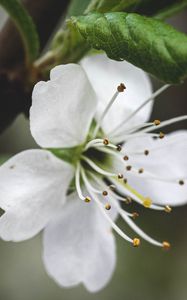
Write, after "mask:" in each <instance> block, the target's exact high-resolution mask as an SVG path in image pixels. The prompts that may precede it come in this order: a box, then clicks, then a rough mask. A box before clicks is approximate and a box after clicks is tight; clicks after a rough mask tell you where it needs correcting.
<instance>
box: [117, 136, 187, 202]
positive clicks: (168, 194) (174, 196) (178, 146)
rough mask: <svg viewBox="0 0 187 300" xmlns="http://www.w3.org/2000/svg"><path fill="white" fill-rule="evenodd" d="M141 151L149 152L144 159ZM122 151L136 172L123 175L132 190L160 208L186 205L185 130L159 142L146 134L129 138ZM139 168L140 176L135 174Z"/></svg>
mask: <svg viewBox="0 0 187 300" xmlns="http://www.w3.org/2000/svg"><path fill="white" fill-rule="evenodd" d="M145 149H147V150H149V155H147V156H146V155H144V154H143V153H144V150H145ZM125 150H126V153H127V155H128V156H129V161H128V164H129V165H132V167H133V168H135V169H136V170H137V171H134V172H133V171H129V172H126V174H125V176H126V177H127V179H128V183H129V184H130V185H131V186H132V187H133V188H135V189H136V190H137V191H138V192H139V193H141V194H143V195H144V196H145V197H150V198H151V199H152V200H153V202H154V203H158V204H161V205H172V206H176V205H181V204H184V203H187V156H186V153H187V131H176V132H174V133H171V134H168V135H167V136H165V138H164V139H161V140H160V139H157V140H154V139H152V138H151V137H150V136H149V135H147V137H144V138H136V139H132V140H130V141H128V142H127V143H126V144H125ZM133 152H134V154H133ZM136 152H139V154H138V153H136ZM140 152H141V153H142V154H140ZM115 165H116V162H115ZM118 166H119V164H118ZM119 168H120V166H119ZM140 168H143V169H144V172H143V173H142V174H138V169H140ZM146 173H147V174H146ZM151 177H156V178H160V180H158V179H156V178H155V179H154V178H152V179H151ZM180 180H182V181H184V184H183V185H180V184H179V181H180Z"/></svg>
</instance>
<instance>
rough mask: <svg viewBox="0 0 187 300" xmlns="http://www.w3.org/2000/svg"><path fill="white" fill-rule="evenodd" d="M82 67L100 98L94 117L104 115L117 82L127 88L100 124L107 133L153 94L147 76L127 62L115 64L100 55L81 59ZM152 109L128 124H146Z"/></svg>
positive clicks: (148, 107)
mask: <svg viewBox="0 0 187 300" xmlns="http://www.w3.org/2000/svg"><path fill="white" fill-rule="evenodd" d="M81 65H82V66H83V68H84V69H85V71H86V73H87V75H88V77H89V79H90V82H91V83H92V85H93V87H94V89H95V91H96V93H97V96H98V99H99V105H98V114H97V117H98V116H99V115H100V114H101V113H102V112H103V110H104V108H105V107H106V105H107V104H108V102H109V100H110V99H111V98H112V96H113V94H114V93H115V91H116V88H117V86H118V85H119V84H120V83H124V84H125V86H126V88H127V89H126V90H125V92H124V93H121V94H119V96H118V98H117V99H116V101H115V103H114V104H113V106H112V107H111V109H110V111H109V112H108V114H107V115H106V117H105V119H104V121H103V125H102V127H103V129H104V131H105V132H106V133H107V132H109V131H111V130H112V129H113V128H114V127H116V126H117V125H118V124H119V123H121V122H122V121H123V120H125V119H126V118H127V117H128V116H129V114H130V113H132V112H133V111H134V110H135V109H136V108H137V107H138V106H140V105H141V104H142V103H143V102H144V101H145V100H146V99H147V98H148V97H150V96H151V94H152V88H151V83H150V80H149V77H148V76H147V75H146V73H144V72H143V71H142V70H140V69H138V68H137V67H135V66H133V65H131V64H129V63H128V62H126V61H124V62H117V61H114V60H110V59H109V58H107V57H106V55H102V54H100V55H95V56H89V57H86V58H84V59H83V60H82V61H81ZM151 110H152V104H151V103H149V104H148V105H147V106H145V108H144V109H142V110H141V111H140V112H139V113H138V114H137V115H136V116H135V117H134V118H133V119H132V120H131V121H129V122H128V125H129V126H132V125H134V124H139V123H142V122H145V121H147V120H148V119H149V117H150V114H151Z"/></svg>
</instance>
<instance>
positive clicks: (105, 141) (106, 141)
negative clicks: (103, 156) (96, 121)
mask: <svg viewBox="0 0 187 300" xmlns="http://www.w3.org/2000/svg"><path fill="white" fill-rule="evenodd" d="M103 144H104V145H105V146H107V145H108V144H109V140H108V139H107V138H105V139H104V140H103Z"/></svg>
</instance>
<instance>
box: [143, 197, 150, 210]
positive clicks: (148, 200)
mask: <svg viewBox="0 0 187 300" xmlns="http://www.w3.org/2000/svg"><path fill="white" fill-rule="evenodd" d="M151 204H152V200H151V199H150V198H145V199H144V200H143V206H144V207H146V208H150V206H151Z"/></svg>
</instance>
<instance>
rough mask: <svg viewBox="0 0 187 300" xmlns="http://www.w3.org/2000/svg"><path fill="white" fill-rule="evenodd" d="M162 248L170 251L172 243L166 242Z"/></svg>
mask: <svg viewBox="0 0 187 300" xmlns="http://www.w3.org/2000/svg"><path fill="white" fill-rule="evenodd" d="M162 247H163V249H164V250H169V249H170V248H171V245H170V243H168V242H166V241H164V242H163V243H162Z"/></svg>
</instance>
